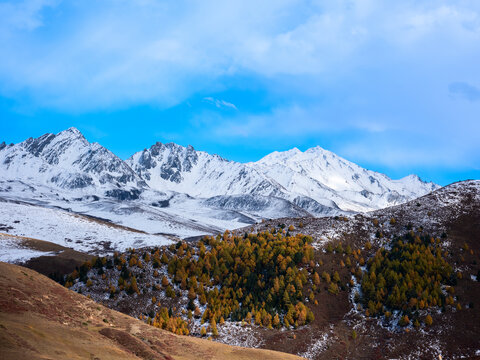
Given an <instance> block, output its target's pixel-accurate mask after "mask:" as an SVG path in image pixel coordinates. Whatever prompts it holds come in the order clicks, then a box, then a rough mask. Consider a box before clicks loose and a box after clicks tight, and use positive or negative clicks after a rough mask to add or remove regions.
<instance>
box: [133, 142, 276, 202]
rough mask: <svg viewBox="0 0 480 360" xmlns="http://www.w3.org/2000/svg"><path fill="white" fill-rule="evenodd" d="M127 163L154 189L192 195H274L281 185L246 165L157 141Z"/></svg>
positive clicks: (203, 196) (191, 148) (204, 196)
mask: <svg viewBox="0 0 480 360" xmlns="http://www.w3.org/2000/svg"><path fill="white" fill-rule="evenodd" d="M126 163H127V164H128V165H130V167H131V168H132V169H133V170H134V171H136V172H137V173H138V174H139V175H140V176H141V177H142V178H143V179H145V181H146V183H147V184H148V185H149V186H150V187H151V188H152V189H155V190H160V189H161V191H165V190H171V191H176V192H180V193H185V194H188V195H190V196H193V197H201V198H208V197H212V196H217V195H239V194H256V195H265V196H274V195H276V194H278V193H280V189H279V185H278V184H275V183H274V182H273V181H270V180H267V179H265V177H264V176H263V175H262V174H260V173H258V172H257V171H256V170H255V169H253V168H250V167H247V166H245V164H242V163H238V162H235V161H229V160H225V159H223V158H221V157H220V156H218V155H210V154H208V153H206V152H204V151H196V150H194V148H193V147H192V146H188V147H183V146H181V145H177V144H174V143H169V144H162V143H156V144H155V145H153V146H152V147H151V148H150V149H145V150H143V151H141V152H138V153H136V154H134V155H133V156H132V157H131V158H129V159H128V160H126Z"/></svg>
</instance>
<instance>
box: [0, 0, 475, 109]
mask: <svg viewBox="0 0 480 360" xmlns="http://www.w3.org/2000/svg"><path fill="white" fill-rule="evenodd" d="M51 5H58V6H57V7H56V8H55V9H57V10H58V11H57V12H56V13H55V16H53V15H50V16H49V14H48V12H45V10H46V9H48V8H49V6H51ZM479 11H480V4H479V3H478V2H475V1H473V0H471V1H462V2H456V1H446V0H445V1H442V2H441V3H440V4H438V2H436V1H422V2H414V1H407V2H401V3H389V4H385V3H384V2H383V1H380V0H362V1H359V0H357V1H350V0H349V1H347V0H344V1H339V2H328V1H313V2H311V1H300V0H283V1H275V2H258V1H253V0H245V1H242V2H236V3H232V2H218V1H213V0H202V1H191V2H188V4H187V3H185V2H183V1H170V2H168V1H166V2H156V1H146V0H145V1H141V2H134V1H114V0H111V1H103V2H94V3H92V2H83V1H82V2H63V3H59V4H57V3H55V2H51V1H45V0H44V1H42V0H30V1H24V2H21V3H17V2H14V1H12V2H4V3H2V4H1V6H0V14H1V15H3V16H2V19H4V20H5V19H7V22H4V25H3V26H1V27H0V46H1V47H2V58H1V59H0V92H1V93H2V94H4V95H5V96H9V97H13V98H16V97H20V96H23V95H24V94H28V96H29V97H30V98H31V99H33V101H34V103H35V104H37V105H39V106H48V107H54V108H58V109H63V110H70V111H72V110H73V111H85V110H92V109H98V108H108V107H111V106H115V107H119V106H129V105H131V104H139V103H155V104H158V105H160V106H165V107H168V106H171V105H174V104H177V103H179V102H181V101H183V100H185V99H186V98H188V97H189V96H191V95H192V94H194V93H196V92H197V91H205V90H206V89H207V90H208V89H209V88H215V87H217V86H218V83H219V82H221V81H222V80H221V79H223V78H224V77H225V76H235V75H237V74H243V73H249V74H254V75H255V76H259V77H266V78H272V77H276V76H284V75H288V76H299V75H300V76H307V77H308V76H317V77H320V78H324V79H330V81H335V79H339V77H340V78H341V76H342V75H343V74H350V73H351V72H352V71H359V70H360V71H361V69H362V67H364V66H375V64H376V63H377V62H380V61H390V60H395V59H396V58H398V57H402V56H407V57H408V59H407V61H414V60H415V61H418V62H420V63H423V62H425V61H430V59H428V56H427V55H425V54H423V55H422V49H423V48H424V43H423V42H422V41H423V39H426V38H427V37H428V41H429V46H430V48H429V50H431V47H432V46H433V47H435V51H438V53H439V55H441V54H442V51H444V50H440V49H442V48H445V47H448V46H452V45H455V44H457V45H458V46H457V47H456V51H457V53H456V54H457V56H462V53H464V52H469V55H472V54H471V52H472V51H474V50H472V49H473V48H474V46H476V47H477V48H478V46H477V45H478V40H479V36H480V33H479V31H478V23H479V15H478V14H479ZM5 24H7V25H5ZM25 29H28V32H25ZM467 33H468V35H466V34H467ZM445 34H448V36H450V37H451V39H450V40H449V42H448V43H445V36H446V35H445ZM405 41H407V44H408V51H407V52H406V53H405V50H403V49H402V46H404V45H405ZM417 43H418V44H417ZM402 44H403V45H402ZM416 44H417V45H416ZM416 51H418V52H417V53H416ZM477 53H478V52H477ZM419 56H422V57H423V58H420V57H419ZM436 60H438V61H441V59H440V58H438V59H436ZM308 86H309V85H308V82H306V84H305V87H306V88H308ZM224 105H225V104H224ZM225 106H226V105H225Z"/></svg>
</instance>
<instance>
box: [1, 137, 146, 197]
mask: <svg viewBox="0 0 480 360" xmlns="http://www.w3.org/2000/svg"><path fill="white" fill-rule="evenodd" d="M0 169H1V173H2V177H3V178H8V179H14V180H21V181H24V182H27V183H32V184H43V185H50V186H54V187H58V188H61V189H64V190H72V191H75V192H77V193H78V194H85V193H87V194H92V193H95V194H104V195H107V196H112V197H119V198H132V197H136V196H138V191H139V190H138V189H142V188H145V187H146V184H145V182H144V181H143V180H142V179H141V178H140V177H139V176H138V175H137V174H136V173H135V172H134V171H133V170H132V169H131V168H130V167H129V166H128V165H127V164H125V162H124V161H123V160H121V159H120V158H118V157H117V156H116V155H114V154H113V153H112V152H110V151H109V150H107V149H106V148H104V147H103V146H101V145H100V144H98V143H90V142H88V141H87V139H85V137H84V136H83V135H82V134H81V133H80V131H78V130H77V129H76V128H69V129H67V130H64V131H62V132H60V133H58V134H56V135H54V134H45V135H42V136H40V137H38V138H36V139H34V138H29V139H27V140H25V141H23V142H21V143H19V144H15V145H13V144H12V145H9V146H6V145H4V144H3V145H2V146H1V147H0ZM132 189H133V191H131V190H132Z"/></svg>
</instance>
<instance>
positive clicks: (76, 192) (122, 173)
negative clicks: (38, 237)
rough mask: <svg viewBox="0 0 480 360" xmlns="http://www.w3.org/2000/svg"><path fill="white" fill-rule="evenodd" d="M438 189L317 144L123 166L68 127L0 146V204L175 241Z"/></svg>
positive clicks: (141, 158)
mask: <svg viewBox="0 0 480 360" xmlns="http://www.w3.org/2000/svg"><path fill="white" fill-rule="evenodd" d="M436 188H438V186H437V185H435V184H433V183H425V182H423V181H421V180H420V179H419V178H418V177H417V176H414V175H413V176H409V177H406V178H404V179H401V180H392V179H390V178H388V177H387V176H386V175H384V174H380V173H377V172H373V171H370V170H366V169H363V168H361V167H360V166H358V165H356V164H354V163H351V162H349V161H347V160H345V159H342V158H341V157H339V156H337V155H335V154H333V153H332V152H330V151H327V150H324V149H322V148H320V147H317V148H312V149H309V150H307V151H305V152H301V151H300V150H298V149H292V150H289V151H285V152H273V153H271V154H270V155H267V156H266V157H264V158H263V159H261V160H259V161H257V162H252V163H246V164H244V163H239V162H235V161H229V160H226V159H223V158H221V157H220V156H218V155H211V154H208V153H206V152H203V151H196V150H195V149H194V148H193V147H191V146H188V147H183V146H180V145H177V144H173V143H169V144H162V143H156V144H155V145H153V146H152V147H151V148H149V149H145V150H143V151H141V152H138V153H136V154H134V155H133V156H132V157H131V158H129V159H128V160H126V161H123V160H122V159H120V158H118V157H117V156H116V155H114V154H113V153H111V152H110V151H109V150H107V149H106V148H104V147H102V146H101V145H99V144H98V143H90V142H88V141H87V139H85V137H84V136H83V135H82V134H81V133H80V131H78V130H77V129H75V128H70V129H67V130H65V131H62V132H60V133H58V134H56V135H54V134H45V135H43V136H40V137H39V138H36V139H34V138H29V139H27V140H25V141H23V142H21V143H18V144H11V145H5V143H2V144H0V200H2V199H3V200H4V201H22V202H27V203H29V204H35V205H37V206H47V207H60V208H63V209H66V210H68V211H73V212H77V213H80V214H85V215H90V216H95V217H100V218H102V219H105V220H108V221H112V222H114V223H117V224H121V225H124V226H128V227H132V228H135V229H139V230H143V231H146V232H148V233H155V234H157V233H166V234H171V235H177V236H181V237H185V236H193V235H198V234H206V233H216V232H218V231H222V230H225V229H227V228H230V229H232V228H236V227H241V226H245V225H248V224H253V223H255V222H257V221H259V220H261V219H265V218H267V219H269V218H279V217H304V216H311V215H313V216H327V215H337V214H345V213H349V212H357V211H369V210H375V209H380V208H383V207H387V206H390V205H396V204H400V203H403V202H405V201H408V200H410V199H413V198H416V197H419V196H422V195H424V194H426V193H428V192H430V191H432V190H435V189H436ZM0 220H1V219H0ZM0 222H1V221H0Z"/></svg>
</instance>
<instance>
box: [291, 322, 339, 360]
mask: <svg viewBox="0 0 480 360" xmlns="http://www.w3.org/2000/svg"><path fill="white" fill-rule="evenodd" d="M334 340H335V336H334V335H333V325H330V329H329V331H328V332H325V333H323V334H321V335H320V337H319V338H316V339H315V340H313V342H312V343H311V344H310V346H309V349H308V350H307V351H305V352H303V353H300V354H298V356H301V357H304V358H306V359H315V358H317V357H318V355H319V354H321V353H322V352H324V351H325V350H327V348H328V346H329V345H330V343H332V342H333V341H334Z"/></svg>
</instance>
